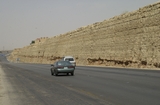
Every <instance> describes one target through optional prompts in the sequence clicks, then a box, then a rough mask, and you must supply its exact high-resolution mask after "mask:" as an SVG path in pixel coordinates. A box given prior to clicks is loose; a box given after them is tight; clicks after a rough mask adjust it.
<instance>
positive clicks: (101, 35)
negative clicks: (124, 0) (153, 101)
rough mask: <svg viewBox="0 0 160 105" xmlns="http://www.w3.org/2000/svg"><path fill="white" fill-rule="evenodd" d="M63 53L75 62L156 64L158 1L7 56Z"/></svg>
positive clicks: (47, 59) (26, 58)
mask: <svg viewBox="0 0 160 105" xmlns="http://www.w3.org/2000/svg"><path fill="white" fill-rule="evenodd" d="M65 55H72V56H74V57H75V58H76V61H77V64H78V65H104V66H118V67H138V68H143V67H145V68H150V67H152V68H159V67H160V3H155V4H152V5H148V6H145V7H143V8H139V9H138V10H136V11H133V12H130V13H124V14H122V15H120V16H115V17H113V18H111V19H108V20H104V21H102V22H98V23H94V24H92V25H88V26H86V27H81V28H78V29H77V30H74V31H71V32H68V33H65V34H61V35H58V36H54V37H51V38H45V40H43V42H37V41H36V43H35V44H32V45H29V46H26V47H24V48H20V49H15V50H14V51H13V52H12V54H11V56H10V57H9V58H8V59H9V60H11V61H16V59H17V58H20V61H21V62H27V63H47V64H49V63H53V62H55V61H56V60H59V59H60V58H61V57H63V56H65Z"/></svg>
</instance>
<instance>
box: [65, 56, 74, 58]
mask: <svg viewBox="0 0 160 105" xmlns="http://www.w3.org/2000/svg"><path fill="white" fill-rule="evenodd" d="M64 58H73V57H72V56H64Z"/></svg>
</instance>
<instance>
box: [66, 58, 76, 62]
mask: <svg viewBox="0 0 160 105" xmlns="http://www.w3.org/2000/svg"><path fill="white" fill-rule="evenodd" d="M65 61H74V59H73V58H66V59H65Z"/></svg>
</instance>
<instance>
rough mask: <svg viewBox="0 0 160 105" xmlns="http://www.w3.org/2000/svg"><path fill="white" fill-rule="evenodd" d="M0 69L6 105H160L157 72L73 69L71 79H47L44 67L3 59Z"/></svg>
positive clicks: (158, 75)
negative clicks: (73, 73) (73, 72)
mask: <svg viewBox="0 0 160 105" xmlns="http://www.w3.org/2000/svg"><path fill="white" fill-rule="evenodd" d="M0 66H1V70H2V71H3V74H2V75H0V76H3V77H2V78H1V79H2V83H3V84H4V86H2V87H3V88H4V89H2V90H5V91H4V92H5V93H4V92H3V94H2V92H0V100H2V99H3V102H4V97H7V99H8V101H9V102H8V101H7V102H8V105H160V71H159V70H138V69H122V68H119V69H118V68H106V67H88V66H87V67H86V66H77V67H76V70H75V75H74V76H66V75H65V74H61V75H59V76H51V73H50V67H51V66H50V65H48V64H23V63H10V62H8V61H6V59H5V57H4V56H0ZM0 91H1V88H0ZM7 99H6V100H7ZM4 103H5V102H4ZM5 105H7V104H5Z"/></svg>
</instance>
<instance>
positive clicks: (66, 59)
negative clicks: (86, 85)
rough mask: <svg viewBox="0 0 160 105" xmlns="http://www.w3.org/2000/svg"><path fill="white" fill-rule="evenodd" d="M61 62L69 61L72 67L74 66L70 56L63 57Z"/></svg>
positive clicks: (74, 63)
mask: <svg viewBox="0 0 160 105" xmlns="http://www.w3.org/2000/svg"><path fill="white" fill-rule="evenodd" d="M62 60H63V61H69V62H70V63H71V64H72V65H73V66H76V61H75V59H74V58H73V57H72V56H64V57H63V58H62Z"/></svg>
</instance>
